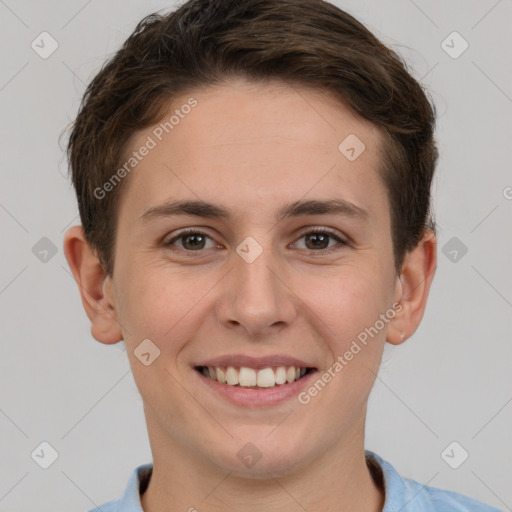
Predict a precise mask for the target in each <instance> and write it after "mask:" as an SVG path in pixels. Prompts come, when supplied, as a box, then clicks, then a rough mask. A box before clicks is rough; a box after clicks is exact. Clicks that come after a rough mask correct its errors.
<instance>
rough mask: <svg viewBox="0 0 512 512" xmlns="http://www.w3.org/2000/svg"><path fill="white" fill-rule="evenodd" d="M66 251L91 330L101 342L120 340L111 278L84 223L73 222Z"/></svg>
mask: <svg viewBox="0 0 512 512" xmlns="http://www.w3.org/2000/svg"><path fill="white" fill-rule="evenodd" d="M64 254H65V255H66V260H67V262H68V265H69V268H70V269H71V272H72V273H73V276H74V278H75V281H76V283H77V285H78V289H79V292H80V296H81V298H82V304H83V307H84V310H85V312H86V314H87V316H88V317H89V319H90V321H91V334H92V335H93V337H94V338H95V339H96V340H98V341H100V342H101V343H106V344H112V343H117V342H119V341H121V340H122V339H123V336H122V332H121V328H120V326H119V323H118V321H117V311H116V307H115V300H114V294H113V291H112V286H111V278H110V277H109V276H107V274H106V272H105V269H104V268H103V266H102V265H101V263H100V262H99V260H98V258H97V257H96V255H95V254H94V252H93V251H92V249H91V247H90V246H89V243H88V242H87V240H86V239H85V236H84V232H83V229H82V227H81V226H73V227H72V228H70V229H69V230H68V231H67V232H66V235H65V237H64Z"/></svg>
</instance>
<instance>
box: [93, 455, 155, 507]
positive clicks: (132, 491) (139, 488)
mask: <svg viewBox="0 0 512 512" xmlns="http://www.w3.org/2000/svg"><path fill="white" fill-rule="evenodd" d="M152 472H153V464H144V465H142V466H138V467H136V468H135V469H134V470H133V471H132V473H131V475H130V478H129V480H128V484H127V485H126V488H125V491H124V494H123V495H122V496H121V498H119V499H118V500H114V501H109V502H108V503H105V504H103V505H101V506H100V507H98V506H96V508H94V509H92V510H89V512H143V511H142V506H141V504H140V495H141V494H142V493H143V492H144V491H145V490H146V488H147V486H148V484H149V480H150V478H151V474H152Z"/></svg>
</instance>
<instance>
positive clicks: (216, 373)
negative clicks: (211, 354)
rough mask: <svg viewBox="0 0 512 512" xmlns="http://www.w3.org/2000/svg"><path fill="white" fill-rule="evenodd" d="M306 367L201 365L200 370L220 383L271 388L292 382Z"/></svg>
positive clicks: (299, 376)
mask: <svg viewBox="0 0 512 512" xmlns="http://www.w3.org/2000/svg"><path fill="white" fill-rule="evenodd" d="M306 371H307V369H306V368H300V367H295V366H289V367H285V366H278V367H276V368H271V367H268V368H262V369H261V370H255V369H254V368H247V367H245V366H242V367H241V368H236V367H234V366H228V367H227V368H226V367H220V366H215V367H213V366H208V367H206V366H203V367H202V368H201V372H202V374H203V375H204V376H205V377H209V378H210V379H212V380H216V381H218V382H220V383H221V384H228V385H230V386H239V387H260V388H273V387H275V386H276V385H282V384H286V383H291V382H294V381H296V380H298V379H300V378H301V377H303V376H304V375H305V374H306Z"/></svg>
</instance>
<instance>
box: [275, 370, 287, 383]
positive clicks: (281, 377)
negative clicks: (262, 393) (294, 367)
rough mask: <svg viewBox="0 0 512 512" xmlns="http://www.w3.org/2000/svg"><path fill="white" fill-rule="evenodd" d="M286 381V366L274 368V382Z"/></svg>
mask: <svg viewBox="0 0 512 512" xmlns="http://www.w3.org/2000/svg"><path fill="white" fill-rule="evenodd" d="M285 382H286V368H285V367H284V366H280V367H279V368H278V369H277V370H276V384H284V383H285Z"/></svg>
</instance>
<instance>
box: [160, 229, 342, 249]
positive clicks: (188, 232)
mask: <svg viewBox="0 0 512 512" xmlns="http://www.w3.org/2000/svg"><path fill="white" fill-rule="evenodd" d="M318 234H320V235H328V236H329V237H331V238H333V239H334V240H336V241H337V242H338V244H337V246H333V247H327V248H325V249H316V250H315V249H304V250H306V251H308V252H309V253H324V254H325V253H330V252H332V251H333V250H339V249H340V248H341V247H338V246H348V245H350V244H349V243H348V242H347V241H346V240H343V239H342V238H340V237H339V236H338V235H337V234H336V233H335V232H333V231H331V230H330V229H327V228H315V229H312V230H310V231H306V232H304V233H302V234H301V235H300V237H299V238H298V240H300V239H301V238H303V237H305V236H307V235H318ZM190 235H201V236H204V237H207V238H210V239H211V240H213V238H212V237H211V236H210V235H208V234H207V233H204V232H203V231H199V230H196V229H193V228H188V229H186V230H185V231H181V232H180V233H178V234H177V235H176V236H174V237H173V238H171V239H170V240H168V241H167V242H165V244H164V245H165V246H166V247H171V246H172V245H173V244H174V242H176V241H177V240H180V239H183V238H186V237H187V236H190ZM295 243H296V242H295ZM179 249H181V250H182V251H186V252H188V253H194V252H197V253H200V252H203V251H205V250H206V249H198V250H196V251H194V250H189V249H185V248H183V247H179Z"/></svg>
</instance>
